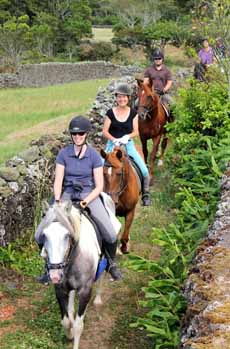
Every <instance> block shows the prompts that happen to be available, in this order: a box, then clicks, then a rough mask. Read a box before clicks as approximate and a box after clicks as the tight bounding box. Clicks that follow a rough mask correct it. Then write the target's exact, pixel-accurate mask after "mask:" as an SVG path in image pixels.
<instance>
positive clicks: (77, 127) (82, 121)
mask: <svg viewBox="0 0 230 349" xmlns="http://www.w3.org/2000/svg"><path fill="white" fill-rule="evenodd" d="M90 129H91V123H90V121H89V120H88V119H87V118H85V117H84V116H81V115H79V116H75V117H74V118H73V119H72V120H71V121H70V124H69V132H70V133H75V132H89V131H90Z"/></svg>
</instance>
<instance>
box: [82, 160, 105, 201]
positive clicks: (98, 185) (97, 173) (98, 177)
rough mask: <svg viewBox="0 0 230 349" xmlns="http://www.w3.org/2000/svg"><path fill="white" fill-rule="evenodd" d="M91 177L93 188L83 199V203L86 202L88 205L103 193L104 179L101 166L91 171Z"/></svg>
mask: <svg viewBox="0 0 230 349" xmlns="http://www.w3.org/2000/svg"><path fill="white" fill-rule="evenodd" d="M93 177H94V182H95V188H94V189H93V190H92V191H91V192H90V193H89V195H87V196H86V198H85V199H84V202H86V204H89V203H90V202H91V201H93V200H94V199H96V198H97V197H98V196H99V195H100V193H101V192H102V191H103V187H104V177H103V167H102V166H101V167H97V168H94V169H93Z"/></svg>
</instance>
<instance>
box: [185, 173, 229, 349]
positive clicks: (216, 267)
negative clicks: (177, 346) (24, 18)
mask: <svg viewBox="0 0 230 349" xmlns="http://www.w3.org/2000/svg"><path fill="white" fill-rule="evenodd" d="M229 265H230V170H228V171H227V172H226V175H225V176H224V177H223V179H222V189H221V199H220V203H219V205H218V209H217V212H216V216H215V220H214V223H213V225H212V226H211V227H210V229H209V231H208V234H207V237H206V239H204V241H203V242H202V243H201V244H200V246H199V247H198V250H197V253H196V256H195V259H194V261H193V265H192V268H191V271H190V275H189V277H188V280H187V282H186V285H185V296H186V298H187V301H188V308H187V312H186V316H185V318H184V326H183V331H182V344H181V348H183V349H218V348H219V349H222V348H223V349H225V348H226V349H227V348H230V332H229V329H230V315H229V314H230V301H229V295H230V289H229V285H230V268H229Z"/></svg>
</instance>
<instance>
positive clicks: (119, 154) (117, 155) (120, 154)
mask: <svg viewBox="0 0 230 349" xmlns="http://www.w3.org/2000/svg"><path fill="white" fill-rule="evenodd" d="M122 156H123V153H122V151H121V150H120V149H118V151H117V153H116V157H117V158H118V159H119V160H121V159H122Z"/></svg>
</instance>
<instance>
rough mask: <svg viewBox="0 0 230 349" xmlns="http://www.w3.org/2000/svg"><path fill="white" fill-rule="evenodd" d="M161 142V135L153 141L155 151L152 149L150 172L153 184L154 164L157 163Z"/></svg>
mask: <svg viewBox="0 0 230 349" xmlns="http://www.w3.org/2000/svg"><path fill="white" fill-rule="evenodd" d="M160 140H161V135H159V136H156V137H154V138H153V139H152V141H153V149H152V152H151V155H150V171H149V174H150V178H151V184H152V181H153V172H154V163H155V159H156V155H157V150H158V147H159V144H160Z"/></svg>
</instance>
